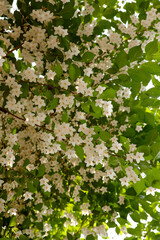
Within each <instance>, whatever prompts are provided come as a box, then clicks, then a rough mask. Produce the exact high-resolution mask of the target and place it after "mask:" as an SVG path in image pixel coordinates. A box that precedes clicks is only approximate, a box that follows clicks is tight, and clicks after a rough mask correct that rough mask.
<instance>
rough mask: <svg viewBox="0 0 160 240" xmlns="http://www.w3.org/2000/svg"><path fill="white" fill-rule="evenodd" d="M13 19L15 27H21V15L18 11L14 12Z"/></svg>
mask: <svg viewBox="0 0 160 240" xmlns="http://www.w3.org/2000/svg"><path fill="white" fill-rule="evenodd" d="M14 18H15V21H16V25H17V26H21V25H22V15H21V13H20V12H19V11H17V10H16V11H14Z"/></svg>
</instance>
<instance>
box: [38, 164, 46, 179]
mask: <svg viewBox="0 0 160 240" xmlns="http://www.w3.org/2000/svg"><path fill="white" fill-rule="evenodd" d="M44 174H45V166H44V164H42V165H41V166H40V167H39V169H38V174H37V177H42V176H43V175H44Z"/></svg>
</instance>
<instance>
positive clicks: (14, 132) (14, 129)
mask: <svg viewBox="0 0 160 240" xmlns="http://www.w3.org/2000/svg"><path fill="white" fill-rule="evenodd" d="M16 132H17V128H16V127H14V128H13V129H12V134H13V135H14V134H16Z"/></svg>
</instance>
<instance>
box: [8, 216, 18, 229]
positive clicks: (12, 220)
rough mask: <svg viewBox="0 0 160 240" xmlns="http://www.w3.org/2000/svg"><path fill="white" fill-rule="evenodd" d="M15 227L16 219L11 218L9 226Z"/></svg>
mask: <svg viewBox="0 0 160 240" xmlns="http://www.w3.org/2000/svg"><path fill="white" fill-rule="evenodd" d="M16 225H17V218H16V216H12V217H11V220H10V222H9V226H10V227H15V226H16Z"/></svg>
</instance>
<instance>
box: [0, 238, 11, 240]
mask: <svg viewBox="0 0 160 240" xmlns="http://www.w3.org/2000/svg"><path fill="white" fill-rule="evenodd" d="M0 240H12V239H11V238H0Z"/></svg>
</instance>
